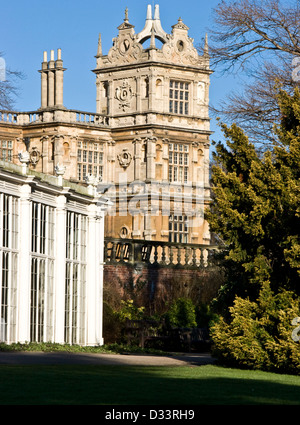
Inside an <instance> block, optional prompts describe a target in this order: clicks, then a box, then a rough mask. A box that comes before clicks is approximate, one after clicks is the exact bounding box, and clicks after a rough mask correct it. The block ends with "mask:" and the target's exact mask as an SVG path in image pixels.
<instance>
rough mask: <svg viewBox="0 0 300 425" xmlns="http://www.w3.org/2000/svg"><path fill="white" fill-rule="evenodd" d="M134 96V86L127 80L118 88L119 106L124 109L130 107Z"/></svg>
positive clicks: (116, 94) (116, 95)
mask: <svg viewBox="0 0 300 425" xmlns="http://www.w3.org/2000/svg"><path fill="white" fill-rule="evenodd" d="M133 96H134V94H133V92H132V88H131V86H130V85H129V83H128V82H127V81H125V80H124V81H123V84H122V85H121V86H119V87H117V88H116V93H115V98H116V99H117V100H118V101H119V102H120V104H119V107H120V108H121V109H122V110H123V111H125V109H126V108H129V107H130V102H131V99H132V98H133Z"/></svg>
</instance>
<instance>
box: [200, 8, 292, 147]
mask: <svg viewBox="0 0 300 425" xmlns="http://www.w3.org/2000/svg"><path fill="white" fill-rule="evenodd" d="M214 18H215V27H214V28H213V29H211V30H210V34H209V54H210V59H211V67H212V69H213V70H215V71H218V72H220V73H221V74H222V75H224V74H226V73H227V74H228V73H230V74H231V75H232V73H233V72H235V75H236V77H237V82H238V83H239V81H238V80H240V77H241V76H247V78H248V80H249V82H248V81H247V83H246V84H243V88H244V90H243V92H242V93H239V94H238V93H236V92H234V93H231V94H230V95H229V96H228V97H227V100H226V101H224V102H223V103H222V105H221V107H218V106H216V105H213V106H212V107H211V111H212V113H213V114H214V115H219V116H221V117H222V116H223V117H225V118H226V119H227V120H229V121H231V122H236V123H237V124H238V125H240V126H242V127H243V128H244V129H245V130H246V131H247V132H248V134H249V137H250V138H251V139H252V141H253V142H255V143H257V144H259V143H263V144H267V143H273V142H274V140H273V137H274V136H273V134H274V133H273V131H272V130H273V127H274V125H275V124H276V123H278V120H280V112H279V109H278V105H277V101H276V97H277V87H278V85H280V86H281V88H283V89H285V90H287V91H288V92H290V90H292V89H293V88H294V87H295V86H296V85H298V84H299V83H298V82H297V81H294V79H293V66H292V60H293V58H295V57H300V1H299V0H289V1H288V0H286V1H285V2H284V3H283V2H282V1H281V0H260V1H258V0H237V1H232V0H231V1H226V0H223V1H221V2H220V4H219V5H218V6H217V7H216V8H215V10H214ZM199 50H200V51H202V47H199ZM299 63H300V58H299ZM239 85H240V87H241V84H239Z"/></svg>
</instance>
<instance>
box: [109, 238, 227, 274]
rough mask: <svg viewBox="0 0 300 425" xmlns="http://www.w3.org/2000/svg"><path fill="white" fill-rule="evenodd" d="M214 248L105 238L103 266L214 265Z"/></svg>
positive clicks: (215, 250)
mask: <svg viewBox="0 0 300 425" xmlns="http://www.w3.org/2000/svg"><path fill="white" fill-rule="evenodd" d="M221 249H222V248H220V247H219V246H217V245H197V244H180V243H171V242H160V241H146V240H134V239H115V238H105V242H104V261H105V263H106V264H116V263H129V264H135V263H145V264H149V265H153V266H156V265H157V266H158V265H159V266H170V267H173V266H177V267H180V266H181V267H185V268H186V267H191V268H202V267H209V266H213V265H214V264H215V254H216V253H217V252H219V251H220V250H221Z"/></svg>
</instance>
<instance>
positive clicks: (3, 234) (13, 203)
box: [0, 193, 19, 341]
mask: <svg viewBox="0 0 300 425" xmlns="http://www.w3.org/2000/svg"><path fill="white" fill-rule="evenodd" d="M18 235H19V200H18V198H16V197H14V196H10V195H6V194H3V193H0V273H1V275H0V286H1V288H0V289H1V290H0V341H15V338H16V305H17V304H16V303H17V267H18V248H19V247H18Z"/></svg>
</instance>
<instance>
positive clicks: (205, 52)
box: [203, 33, 208, 56]
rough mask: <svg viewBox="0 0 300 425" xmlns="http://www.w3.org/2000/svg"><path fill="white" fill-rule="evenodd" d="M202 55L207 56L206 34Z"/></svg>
mask: <svg viewBox="0 0 300 425" xmlns="http://www.w3.org/2000/svg"><path fill="white" fill-rule="evenodd" d="M203 53H204V55H206V56H207V55H208V36H207V33H206V34H205V41H204V49H203Z"/></svg>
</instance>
